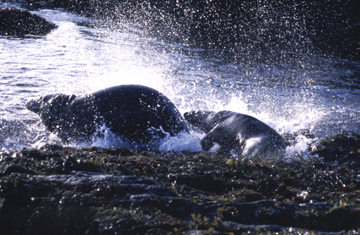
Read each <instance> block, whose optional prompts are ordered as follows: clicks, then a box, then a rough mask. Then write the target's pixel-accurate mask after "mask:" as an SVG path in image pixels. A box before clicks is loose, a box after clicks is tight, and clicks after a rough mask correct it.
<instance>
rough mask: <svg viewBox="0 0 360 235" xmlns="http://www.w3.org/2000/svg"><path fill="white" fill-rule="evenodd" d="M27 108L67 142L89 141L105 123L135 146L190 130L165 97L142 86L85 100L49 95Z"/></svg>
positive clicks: (106, 91) (120, 88) (118, 88)
mask: <svg viewBox="0 0 360 235" xmlns="http://www.w3.org/2000/svg"><path fill="white" fill-rule="evenodd" d="M27 108H28V109H29V110H31V111H33V112H35V113H37V114H38V115H39V116H40V118H41V119H42V121H43V123H44V124H45V126H46V127H47V128H48V129H49V130H50V131H51V132H55V133H56V134H57V135H58V136H59V137H60V138H61V139H62V140H64V141H70V140H87V139H89V138H91V136H93V135H94V133H96V131H97V130H99V128H100V127H101V126H102V125H103V124H105V125H106V126H107V127H108V128H109V129H110V130H111V131H112V132H113V133H115V134H117V135H119V136H121V137H125V138H127V139H129V140H130V141H132V142H134V143H135V144H147V143H149V142H150V141H151V140H153V139H154V138H162V137H164V136H165V135H166V133H168V134H170V135H171V136H174V135H176V134H178V133H179V132H181V131H188V129H187V126H186V124H185V122H184V120H183V118H182V116H181V114H180V113H179V111H178V110H177V109H176V107H175V105H174V104H173V103H172V102H171V101H170V100H169V99H168V98H167V97H166V96H164V95H163V94H161V93H160V92H158V91H156V90H154V89H152V88H149V87H145V86H139V85H121V86H115V87H111V88H107V89H104V90H100V91H97V92H95V93H93V94H90V95H87V96H84V97H76V96H75V95H63V94H57V95H47V96H44V97H40V98H39V99H37V100H31V101H29V102H28V103H27Z"/></svg>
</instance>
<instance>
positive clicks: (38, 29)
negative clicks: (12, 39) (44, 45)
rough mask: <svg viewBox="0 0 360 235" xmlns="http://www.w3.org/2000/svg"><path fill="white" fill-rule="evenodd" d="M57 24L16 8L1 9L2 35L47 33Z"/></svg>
mask: <svg viewBox="0 0 360 235" xmlns="http://www.w3.org/2000/svg"><path fill="white" fill-rule="evenodd" d="M54 28H56V25H55V24H53V23H51V22H48V21H47V20H45V19H44V18H42V17H40V16H38V15H35V14H31V13H30V12H28V11H26V10H19V9H16V8H6V9H0V35H5V36H20V37H24V36H27V35H36V36H38V35H40V36H42V35H46V34H48V33H49V32H50V31H51V30H53V29H54Z"/></svg>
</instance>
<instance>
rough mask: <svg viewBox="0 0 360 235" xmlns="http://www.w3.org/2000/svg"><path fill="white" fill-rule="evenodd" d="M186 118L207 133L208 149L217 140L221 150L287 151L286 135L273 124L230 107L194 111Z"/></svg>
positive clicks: (204, 144)
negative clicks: (225, 109)
mask: <svg viewBox="0 0 360 235" xmlns="http://www.w3.org/2000/svg"><path fill="white" fill-rule="evenodd" d="M184 117H185V119H186V120H187V121H188V122H189V123H191V124H193V125H194V126H196V127H198V128H199V129H200V130H202V131H204V132H205V133H206V136H205V137H204V138H203V139H202V140H201V146H202V148H203V149H204V150H205V151H208V150H209V149H210V148H211V147H212V146H213V145H214V143H217V144H219V145H220V147H221V151H223V152H230V150H235V151H236V152H237V153H238V154H239V155H242V156H246V157H254V156H257V155H258V156H262V157H266V156H269V157H270V156H282V155H284V153H285V148H286V145H285V142H284V140H283V138H282V137H281V136H280V135H279V134H278V133H277V132H276V131H275V130H273V129H272V128H271V127H269V126H268V125H266V124H265V123H263V122H261V121H259V120H258V119H256V118H254V117H251V116H249V115H244V114H240V113H235V112H230V111H220V112H209V111H191V112H187V113H185V114H184Z"/></svg>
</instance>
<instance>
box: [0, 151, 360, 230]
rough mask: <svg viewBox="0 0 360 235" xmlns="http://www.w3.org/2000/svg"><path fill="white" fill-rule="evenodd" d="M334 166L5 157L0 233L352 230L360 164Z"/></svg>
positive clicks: (357, 217)
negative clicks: (359, 165)
mask: <svg viewBox="0 0 360 235" xmlns="http://www.w3.org/2000/svg"><path fill="white" fill-rule="evenodd" d="M325 148H326V147H325ZM38 155H39V156H40V157H39V156H38ZM328 163H329V162H328V161H323V160H321V159H316V160H314V159H312V160H304V159H300V160H298V159H293V160H291V161H290V160H289V161H287V162H283V161H274V160H264V159H254V158H252V159H246V158H245V159H241V160H239V159H234V158H231V159H229V156H223V155H211V154H209V153H207V154H205V153H178V154H165V153H155V152H148V151H142V152H135V151H127V150H126V149H101V148H84V149H74V148H62V147H59V146H51V145H49V146H47V147H46V148H43V149H40V150H26V149H24V150H22V151H21V152H15V153H14V152H3V153H0V171H1V172H2V174H1V175H0V233H1V234H116V233H117V234H146V233H147V234H156V233H160V234H161V233H166V234H178V233H182V234H193V233H205V234H206V233H210V234H226V233H234V234H239V233H261V232H263V233H267V234H276V233H280V234H281V233H284V234H287V233H293V232H294V231H295V232H297V233H315V234H317V233H321V232H331V233H332V232H344V233H350V234H351V232H354V231H355V232H354V234H355V233H356V229H358V228H359V226H358V225H359V224H360V214H359V213H360V212H359V210H358V207H359V202H358V188H359V182H358V178H357V177H358V169H359V168H358V166H353V165H351V164H348V165H343V164H332V162H330V163H331V164H328ZM124 172H125V173H124Z"/></svg>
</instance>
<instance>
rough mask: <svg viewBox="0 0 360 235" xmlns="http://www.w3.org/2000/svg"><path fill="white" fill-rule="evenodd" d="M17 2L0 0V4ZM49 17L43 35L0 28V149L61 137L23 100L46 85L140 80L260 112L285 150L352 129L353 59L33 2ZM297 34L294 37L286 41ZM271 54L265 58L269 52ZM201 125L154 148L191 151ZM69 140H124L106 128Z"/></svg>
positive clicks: (189, 97)
mask: <svg viewBox="0 0 360 235" xmlns="http://www.w3.org/2000/svg"><path fill="white" fill-rule="evenodd" d="M11 6H15V7H19V8H21V6H20V5H17V3H1V4H0V8H5V7H11ZM32 13H36V14H38V15H40V16H42V17H44V18H46V19H47V20H48V21H51V22H53V23H55V24H56V25H57V26H58V27H57V28H56V29H55V30H53V31H51V32H50V33H49V34H48V35H46V36H42V37H26V38H22V39H21V38H13V37H5V36H0V151H14V150H21V149H23V148H40V147H41V146H43V145H45V144H46V143H53V144H56V143H58V144H61V141H60V140H59V139H58V138H57V137H56V136H55V135H54V134H51V133H49V132H48V131H47V130H46V128H45V127H44V126H43V125H42V123H41V121H40V119H39V117H38V116H37V115H36V114H34V113H32V112H30V111H28V110H27V109H26V107H25V104H26V102H27V101H29V100H31V99H33V98H38V97H40V96H42V95H46V94H54V93H64V94H76V95H86V94H89V93H92V92H94V91H97V90H100V89H103V88H107V87H111V86H116V85H121V84H141V85H146V86H149V87H152V88H154V89H157V90H159V91H160V92H162V93H163V94H165V95H166V96H167V97H168V98H169V99H170V100H171V101H172V102H174V103H175V105H176V106H177V108H178V109H179V111H180V112H181V113H184V112H186V111H190V110H213V111H220V110H231V111H235V112H240V113H244V114H249V115H252V116H254V117H256V118H258V119H259V120H261V121H263V122H265V123H266V124H268V125H269V126H271V127H272V128H274V129H275V130H276V131H278V132H279V133H280V134H281V135H283V136H284V137H285V138H286V139H287V141H288V142H290V143H291V145H290V146H289V147H288V148H287V153H288V156H294V155H297V154H303V155H307V154H308V153H309V150H308V149H309V146H310V147H314V146H315V145H316V142H317V141H319V140H321V139H323V138H327V137H329V136H331V135H334V134H338V133H343V132H345V133H359V129H360V118H359V117H360V79H359V78H360V63H359V61H355V60H350V59H344V58H340V57H337V56H334V55H329V54H324V53H319V52H316V53H315V52H313V51H311V50H309V51H307V52H304V51H301V52H286V51H273V52H272V54H271V55H269V54H268V55H259V54H254V55H252V54H241V52H239V53H237V52H236V51H232V52H231V53H224V51H221V53H220V51H217V50H215V49H201V48H195V47H191V46H189V45H187V44H183V43H175V42H172V41H168V40H165V39H159V38H152V37H149V36H146V35H147V34H145V33H144V32H143V30H144V29H142V30H140V29H139V28H138V27H136V26H135V25H131V24H130V23H129V24H127V23H126V22H125V23H124V22H122V23H111V24H110V23H109V22H105V21H100V20H95V19H91V18H86V17H81V16H78V15H75V14H72V13H68V12H66V11H63V10H57V9H55V10H49V9H40V10H34V11H32ZM294 43H296V42H294ZM269 58H270V59H269ZM202 136H203V134H201V133H197V132H195V131H193V132H192V133H190V134H183V135H180V136H177V137H172V138H166V139H164V140H163V142H162V143H161V146H160V148H159V150H160V151H165V152H167V151H175V152H177V151H200V150H201V146H200V143H199V142H200V139H201V137H202ZM69 145H70V146H73V147H83V146H99V147H121V146H125V147H126V145H125V143H123V142H122V141H121V140H119V139H116V141H114V138H113V137H112V135H111V133H109V135H107V136H105V138H102V139H97V138H94V140H93V141H92V142H90V143H70V144H69Z"/></svg>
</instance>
